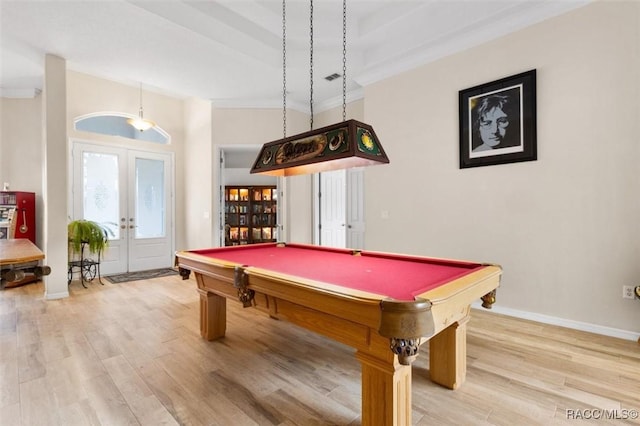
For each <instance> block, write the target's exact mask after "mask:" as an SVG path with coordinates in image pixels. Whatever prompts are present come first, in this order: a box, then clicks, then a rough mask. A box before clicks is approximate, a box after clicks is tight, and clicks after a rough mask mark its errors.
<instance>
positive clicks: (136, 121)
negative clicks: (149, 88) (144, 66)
mask: <svg viewBox="0 0 640 426" xmlns="http://www.w3.org/2000/svg"><path fill="white" fill-rule="evenodd" d="M127 123H129V124H131V125H132V126H133V127H134V128H135V129H136V130H139V131H141V132H144V131H145V130H149V129H150V128H152V127H155V126H156V123H155V122H153V121H151V120H147V119H145V118H144V113H143V111H142V83H140V109H139V110H138V116H137V117H136V118H130V119H128V120H127Z"/></svg>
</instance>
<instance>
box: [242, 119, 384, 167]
mask: <svg viewBox="0 0 640 426" xmlns="http://www.w3.org/2000/svg"><path fill="white" fill-rule="evenodd" d="M386 163H389V158H388V157H387V154H386V153H385V152H384V149H383V148H382V145H380V141H379V140H378V137H377V136H376V133H375V132H374V131H373V128H372V127H371V126H369V125H368V124H365V123H361V122H359V121H356V120H347V121H343V122H341V123H337V124H333V125H331V126H327V127H322V128H320V129H316V130H311V131H309V132H306V133H301V134H298V135H295V136H290V137H287V138H284V139H279V140H276V141H273V142H269V143H266V144H264V146H263V147H262V149H261V150H260V152H259V153H258V157H257V158H256V161H255V163H254V165H253V168H252V169H251V173H260V174H266V175H271V176H292V175H300V174H309V173H319V172H326V171H331V170H339V169H346V168H351V167H362V166H373V165H377V164H386Z"/></svg>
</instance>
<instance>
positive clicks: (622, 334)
mask: <svg viewBox="0 0 640 426" xmlns="http://www.w3.org/2000/svg"><path fill="white" fill-rule="evenodd" d="M471 307H472V308H474V309H482V310H485V311H486V309H484V308H482V302H480V301H478V302H474V303H473V304H472V305H471ZM491 311H492V312H495V313H497V314H502V315H507V316H510V317H515V318H522V319H526V320H531V321H536V322H540V323H543V324H551V325H558V326H560V327H566V328H571V329H574V330H580V331H587V332H589V333H595V334H601V335H603V336H610V337H617V338H619V339H625V340H633V341H638V339H640V333H637V332H634V331H628V330H621V329H619V328H612V327H606V326H604V325H598V324H590V323H588V322H581V321H574V320H570V319H566V318H558V317H552V316H550V315H543V314H537V313H534V312H527V311H520V310H518V309H511V308H505V307H502V306H499V305H494V306H493V308H491Z"/></svg>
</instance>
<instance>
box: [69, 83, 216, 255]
mask: <svg viewBox="0 0 640 426" xmlns="http://www.w3.org/2000/svg"><path fill="white" fill-rule="evenodd" d="M67 81H68V83H67V93H68V95H67V98H68V99H67V116H68V119H67V133H68V136H69V139H70V141H71V142H72V143H73V142H74V141H81V142H89V143H97V144H106V145H108V146H117V147H123V148H128V149H137V150H142V151H160V152H167V153H172V154H173V155H174V162H175V164H174V170H175V171H174V173H175V189H176V190H175V194H174V197H175V202H176V206H177V207H176V210H175V218H174V220H175V236H176V241H175V243H176V247H184V245H185V243H184V241H185V238H186V237H187V234H188V233H187V232H186V229H185V223H186V220H185V215H186V213H187V210H186V209H183V208H181V207H182V206H184V203H185V201H184V200H185V198H184V192H183V191H182V190H180V189H181V188H182V187H183V186H184V170H183V167H184V146H185V132H187V130H188V129H189V128H190V126H195V125H196V124H194V123H193V122H191V121H185V118H184V111H185V108H186V107H185V105H187V106H188V105H190V104H189V103H188V102H186V101H183V100H181V99H176V98H172V97H170V96H166V95H162V94H159V93H156V92H152V91H149V90H144V87H143V107H144V116H145V117H146V118H149V119H152V120H154V121H155V122H156V123H157V124H158V126H159V127H161V128H162V129H163V130H164V131H166V132H167V133H168V134H169V135H171V141H170V143H169V144H168V145H162V144H157V143H153V142H146V141H140V140H133V139H128V138H123V137H119V136H109V135H99V134H96V133H89V132H83V131H77V130H75V129H74V119H76V118H78V117H81V116H84V115H86V114H92V113H96V112H127V113H130V114H133V115H136V114H137V113H138V109H139V107H140V89H139V88H138V87H132V86H128V85H124V84H120V83H116V82H113V81H110V80H105V79H102V78H98V77H94V76H91V75H87V74H83V73H78V72H74V71H67ZM203 108H204V107H203ZM194 114H195V113H194ZM71 207H72V206H71V205H69V213H70V215H72V214H73V211H72V208H71Z"/></svg>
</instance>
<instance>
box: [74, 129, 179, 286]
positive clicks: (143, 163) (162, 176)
mask: <svg viewBox="0 0 640 426" xmlns="http://www.w3.org/2000/svg"><path fill="white" fill-rule="evenodd" d="M172 188H173V156H172V154H170V153H157V152H145V151H137V150H131V149H125V148H117V147H108V146H101V145H92V144H86V143H79V142H76V143H74V145H73V219H87V220H92V221H94V222H98V223H100V224H101V225H103V226H104V227H105V228H107V230H108V232H109V248H108V250H107V252H106V253H104V255H103V258H102V259H101V264H100V269H101V272H102V273H103V274H105V275H106V274H115V273H122V272H134V271H142V270H148V269H157V268H165V267H170V266H171V265H172V261H173V251H174V250H173V246H174V244H173V196H172V194H173V191H172Z"/></svg>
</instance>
